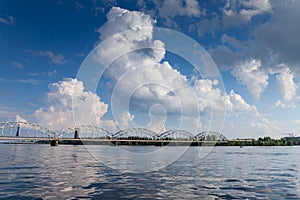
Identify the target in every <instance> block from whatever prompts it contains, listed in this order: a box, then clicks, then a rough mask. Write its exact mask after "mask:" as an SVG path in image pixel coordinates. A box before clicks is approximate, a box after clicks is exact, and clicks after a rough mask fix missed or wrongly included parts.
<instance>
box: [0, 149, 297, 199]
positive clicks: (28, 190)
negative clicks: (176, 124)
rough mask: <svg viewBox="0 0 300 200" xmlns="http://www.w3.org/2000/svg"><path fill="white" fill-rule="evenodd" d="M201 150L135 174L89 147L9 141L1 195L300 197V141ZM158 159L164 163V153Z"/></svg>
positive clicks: (1, 171)
mask: <svg viewBox="0 0 300 200" xmlns="http://www.w3.org/2000/svg"><path fill="white" fill-rule="evenodd" d="M94 148H100V149H101V151H106V150H108V151H110V152H113V151H114V150H115V149H116V148H117V147H114V146H95V147H94ZM124 148H127V149H128V150H131V151H141V152H145V148H152V149H151V151H153V150H155V148H161V147H145V146H138V147H137V146H127V147H124ZM170 148H174V152H176V148H177V150H178V148H181V147H170ZM197 148H198V147H191V148H189V149H188V150H187V152H186V153H185V154H184V155H183V156H181V157H180V159H178V160H176V161H175V162H174V163H172V164H171V165H168V166H166V167H165V168H162V169H160V170H157V171H152V172H145V173H132V172H131V171H130V170H126V169H127V167H128V163H127V162H126V160H127V159H126V157H124V156H122V155H115V154H112V155H113V156H115V158H116V160H118V161H119V165H121V167H120V168H119V170H117V169H113V168H111V167H109V166H108V165H106V164H104V163H103V162H105V161H103V160H102V161H101V162H99V161H98V160H97V159H95V156H93V155H91V154H90V152H89V151H87V150H86V148H85V146H80V145H79V146H71V145H60V146H57V147H50V146H48V145H34V144H32V145H31V144H24V145H21V144H18V145H6V144H1V145H0V151H1V154H0V160H1V164H0V198H1V199H3V198H5V199H16V198H17V199H58V198H59V199H83V198H89V199H100V198H102V199H120V198H123V199H149V198H151V199H152V198H155V199H183V198H184V199H216V198H221V199H234V198H239V199H240V198H242V199H246V198H248V199H300V171H299V170H300V160H299V157H300V146H294V147H244V148H239V147H215V148H214V149H212V151H211V152H210V153H209V154H208V156H206V157H205V158H204V159H200V158H199V155H198V150H197ZM155 159H156V161H157V162H164V156H163V155H162V156H161V157H158V158H155ZM131 164H132V163H131ZM137 164H143V163H137ZM120 169H122V170H120Z"/></svg>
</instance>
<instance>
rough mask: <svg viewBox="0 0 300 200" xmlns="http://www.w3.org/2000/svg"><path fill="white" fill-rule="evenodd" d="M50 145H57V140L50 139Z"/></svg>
mask: <svg viewBox="0 0 300 200" xmlns="http://www.w3.org/2000/svg"><path fill="white" fill-rule="evenodd" d="M50 145H51V146H57V145H58V140H56V139H53V140H51V142H50Z"/></svg>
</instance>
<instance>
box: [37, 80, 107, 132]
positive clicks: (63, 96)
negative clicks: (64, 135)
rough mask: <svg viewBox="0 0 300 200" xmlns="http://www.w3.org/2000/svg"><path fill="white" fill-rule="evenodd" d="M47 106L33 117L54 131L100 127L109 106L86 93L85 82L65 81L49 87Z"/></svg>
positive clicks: (92, 94) (98, 98) (93, 95)
mask: <svg viewBox="0 0 300 200" xmlns="http://www.w3.org/2000/svg"><path fill="white" fill-rule="evenodd" d="M49 90H50V92H49V93H47V105H46V106H44V107H41V108H39V109H38V110H36V111H35V112H34V113H33V115H32V116H33V117H34V118H35V119H36V120H37V121H38V122H39V123H40V124H43V125H45V126H47V127H48V128H51V129H52V130H61V129H66V128H69V127H73V126H74V125H81V124H88V125H99V124H100V123H101V118H102V117H103V115H104V114H105V113H106V112H107V109H108V105H107V104H105V103H103V102H101V100H100V97H99V96H97V95H96V94H94V93H92V92H86V91H84V86H83V82H81V81H78V80H77V79H71V78H68V79H65V80H63V81H59V82H57V83H53V84H50V85H49Z"/></svg>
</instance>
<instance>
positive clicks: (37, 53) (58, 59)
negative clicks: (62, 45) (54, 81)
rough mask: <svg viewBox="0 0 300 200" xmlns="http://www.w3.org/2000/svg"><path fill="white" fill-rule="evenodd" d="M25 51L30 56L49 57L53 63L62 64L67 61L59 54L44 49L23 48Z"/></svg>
mask: <svg viewBox="0 0 300 200" xmlns="http://www.w3.org/2000/svg"><path fill="white" fill-rule="evenodd" d="M25 52H26V53H30V54H31V55H32V56H41V57H47V58H49V59H50V60H51V61H52V62H53V63H54V64H58V65H64V64H66V63H67V62H68V61H67V59H66V58H65V57H64V56H63V55H61V54H54V53H53V52H52V51H49V50H44V51H35V50H25Z"/></svg>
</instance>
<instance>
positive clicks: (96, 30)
mask: <svg viewBox="0 0 300 200" xmlns="http://www.w3.org/2000/svg"><path fill="white" fill-rule="evenodd" d="M299 7H300V2H298V1H292V0H285V1H271V0H252V1H248V0H242V1H236V0H223V1H216V2H215V1H201V2H198V1H195V0H177V1H176V0H165V1H156V0H149V1H148V0H139V1H119V2H117V1H109V0H108V1H80V0H77V1H63V0H58V1H30V0H29V1H14V0H12V1H1V2H0V52H1V53H0V60H1V62H0V67H1V73H0V91H1V94H2V95H0V120H1V121H7V120H15V119H17V120H28V121H33V122H37V123H41V124H44V125H45V126H48V127H49V128H52V129H57V130H58V129H63V128H67V127H70V126H74V125H75V124H83V123H85V124H87V123H88V124H95V125H99V126H102V127H105V128H107V129H110V130H112V131H114V130H118V129H123V128H132V127H136V126H140V127H146V128H149V129H152V130H154V131H157V132H161V131H164V130H168V129H173V128H174V129H186V130H189V131H191V132H198V131H199V132H200V131H202V130H208V129H211V130H218V131H222V132H223V133H224V135H226V136H228V137H229V138H237V137H239V138H244V137H255V138H256V137H261V136H272V137H283V136H285V135H287V133H290V132H293V133H295V134H296V135H299V134H300V131H299V128H300V115H299V112H298V111H299V106H300V105H299V75H300V70H299V69H300V68H299V63H300V57H299V55H298V54H299V53H298V52H300V39H299V37H298V36H299V33H300V26H299V25H300V24H299V21H298V19H299V17H300V16H299V15H300V14H299V12H298V10H299ZM155 27H156V28H168V29H170V30H173V31H177V32H179V33H182V34H184V35H185V36H187V37H189V38H191V39H192V40H194V41H195V42H197V43H198V44H199V45H200V46H201V47H203V48H204V50H205V52H207V53H208V55H209V58H211V59H212V61H213V62H214V63H215V64H216V67H217V68H216V69H218V73H219V76H218V77H205V76H203V77H199V76H197V73H195V70H194V68H195V66H193V65H192V64H191V63H189V61H188V60H187V59H186V58H182V57H180V56H179V55H176V53H174V52H169V48H170V47H169V46H172V44H170V43H174V44H176V42H178V41H173V42H167V41H164V40H163V39H161V38H155V31H153V30H155V29H153V28H155ZM135 28H137V29H135ZM149 28H150V31H149ZM128 30H129V32H128V33H129V34H128V35H126V33H124V32H123V31H128ZM122 32H123V33H122ZM118 33H119V34H121V35H119V37H120V38H113V39H112V36H113V35H114V34H118ZM124 38H125V39H124ZM104 41H108V42H110V43H109V44H107V46H105V49H104V51H103V52H102V53H101V52H100V51H97V45H99V44H103V42H104ZM115 41H120V42H119V43H115ZM170 41H171V40H170ZM145 44H146V46H147V47H148V48H149V49H148V50H147V49H141V48H142V46H143V45H145ZM186 45H188V44H186ZM94 48H96V49H95V51H94V56H93V55H92V54H93V53H91V52H92V51H93V49H94ZM182 48H183V47H182ZM185 48H190V49H192V48H193V47H192V46H191V47H190V46H185ZM151 49H152V50H151ZM153 49H157V50H156V51H155V50H153ZM106 52H110V53H106ZM122 52H127V53H126V54H125V55H122ZM90 53H91V54H90ZM191 53H193V52H192V50H191ZM118 55H119V56H120V55H121V56H120V57H119V56H118ZM114 56H118V58H117V59H115V60H111V59H112V58H113V57H114ZM95 57H97V58H95ZM195 58H196V57H195ZM197 59H198V58H197ZM107 61H113V62H112V63H110V64H109V66H106V67H107V68H106V71H105V73H104V74H102V76H101V77H100V74H99V69H100V68H99V66H104V64H107ZM199 61H201V59H200V58H199ZM91 63H94V64H91ZM138 65H140V66H142V67H138ZM85 67H87V68H85ZM92 67H94V68H93V69H92ZM201 67H202V68H203V69H204V68H205V67H206V66H205V64H203V65H201V66H200V68H201ZM80 69H90V70H91V71H93V72H94V73H93V76H92V77H90V80H91V81H92V80H93V78H94V79H95V80H96V79H97V78H100V81H99V82H95V84H96V89H95V90H91V88H90V87H89V84H88V83H87V82H88V81H85V80H84V79H81V78H82V77H83V76H82V77H81V75H82V74H80V73H81V71H80ZM142 75H143V76H142ZM202 75H203V74H202ZM90 80H89V81H90ZM148 82H152V83H151V84H146V83H148ZM91 83H92V82H91ZM222 83H223V84H224V85H222ZM186 84H188V85H189V89H190V90H191V91H190V92H192V93H188V92H189V89H186ZM129 91H131V92H132V93H130V94H128V92H129ZM191 94H193V95H194V96H193V95H191ZM126 98H129V100H128V102H129V103H126V101H125V99H126ZM194 104H195V105H194ZM196 104H197V105H196ZM77 105H80V108H79V106H78V107H76V106H77ZM113 106H115V107H113ZM194 106H196V107H194ZM225 110H226V111H225ZM180 111H181V112H180ZM182 111H183V112H182ZM76 112H77V113H80V114H76ZM225 112H226V114H225ZM225 115H226V117H225V119H224V116H225ZM16 116H17V117H16ZM212 116H213V117H212ZM212 118H214V119H213V120H212ZM223 123H224V126H223Z"/></svg>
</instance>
